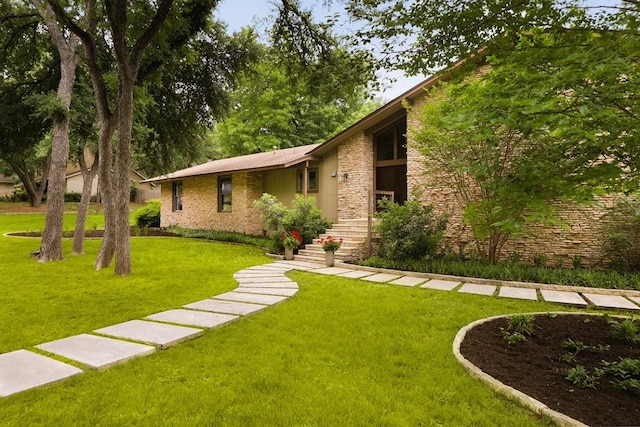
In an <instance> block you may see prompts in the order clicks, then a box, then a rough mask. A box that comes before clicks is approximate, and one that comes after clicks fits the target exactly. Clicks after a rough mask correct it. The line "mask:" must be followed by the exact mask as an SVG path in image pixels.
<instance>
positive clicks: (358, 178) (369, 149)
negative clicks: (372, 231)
mask: <svg viewBox="0 0 640 427" xmlns="http://www.w3.org/2000/svg"><path fill="white" fill-rule="evenodd" d="M372 186H373V138H372V136H371V135H366V134H365V133H364V132H362V133H360V134H358V135H357V136H355V137H353V138H351V139H350V140H348V141H347V142H345V143H344V144H342V145H340V146H339V147H338V209H337V210H338V219H339V220H345V219H361V218H366V217H367V215H368V212H369V200H370V194H371V191H372V190H371V188H372Z"/></svg>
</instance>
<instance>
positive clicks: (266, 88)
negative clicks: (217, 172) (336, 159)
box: [212, 48, 379, 157]
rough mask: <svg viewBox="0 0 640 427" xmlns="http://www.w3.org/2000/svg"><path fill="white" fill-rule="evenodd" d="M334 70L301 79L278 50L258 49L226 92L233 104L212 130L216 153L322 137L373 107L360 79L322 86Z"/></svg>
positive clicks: (298, 143) (305, 142)
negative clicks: (250, 64) (233, 87)
mask: <svg viewBox="0 0 640 427" xmlns="http://www.w3.org/2000/svg"><path fill="white" fill-rule="evenodd" d="M265 50H267V49H266V48H265ZM347 58H348V56H346V55H345V57H344V58H342V59H341V60H342V61H346V60H348V59H347ZM334 65H335V66H337V65H338V64H334ZM335 71H336V69H335V68H331V69H326V70H325V71H323V76H322V78H315V79H309V80H307V79H305V78H301V75H300V74H298V73H290V72H288V71H287V69H286V64H285V63H284V61H283V59H282V57H281V55H280V54H279V53H278V54H277V53H275V52H269V51H268V50H267V51H266V52H264V55H263V56H262V60H261V62H260V63H258V64H257V65H255V66H254V68H253V69H251V70H249V71H247V72H244V73H242V74H241V77H240V82H239V85H238V89H237V90H235V91H234V92H233V93H232V94H231V98H232V101H231V104H232V106H233V108H232V110H231V111H230V113H229V115H228V116H227V117H226V118H225V119H224V120H222V121H220V122H219V123H218V124H217V125H216V128H215V132H214V133H213V134H212V137H213V140H214V142H215V144H216V145H217V146H218V147H219V149H220V151H221V153H222V155H223V156H225V157H226V156H236V155H243V154H250V153H256V152H265V151H269V150H271V149H272V147H278V148H289V147H296V146H301V145H308V144H312V143H319V142H324V141H325V140H326V139H328V138H329V137H331V136H332V135H334V134H336V133H337V132H339V131H341V130H342V129H344V128H345V127H347V126H348V125H350V124H352V123H353V122H355V121H357V120H358V119H360V118H361V117H363V116H364V115H366V114H368V113H369V112H371V111H373V110H374V109H375V108H377V107H378V106H379V103H377V102H371V101H368V100H367V97H366V95H365V92H364V90H363V89H362V86H363V84H364V82H361V81H359V82H353V81H349V80H346V79H345V80H343V81H341V82H340V81H337V82H336V83H337V84H336V86H338V87H333V86H331V87H329V88H322V87H321V86H322V85H321V82H323V81H327V80H328V77H329V76H333V77H335V75H334V74H335ZM349 73H350V74H351V75H353V70H349ZM338 83H339V84H338ZM348 85H356V87H347V86H348ZM319 88H320V89H319Z"/></svg>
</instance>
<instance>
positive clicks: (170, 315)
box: [145, 309, 239, 329]
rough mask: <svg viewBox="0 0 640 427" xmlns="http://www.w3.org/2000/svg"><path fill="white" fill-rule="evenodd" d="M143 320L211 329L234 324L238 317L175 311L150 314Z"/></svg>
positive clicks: (203, 312)
mask: <svg viewBox="0 0 640 427" xmlns="http://www.w3.org/2000/svg"><path fill="white" fill-rule="evenodd" d="M145 319H149V320H153V321H156V322H167V323H177V324H179V325H187V326H197V327H200V328H207V329H211V328H216V327H218V326H223V325H226V324H227V323H231V322H234V321H236V320H238V319H239V317H238V316H234V315H231V314H222V313H209V312H205V311H196V310H183V309H175V310H167V311H163V312H161V313H156V314H152V315H151V316H147V317H145Z"/></svg>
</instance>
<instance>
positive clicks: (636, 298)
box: [629, 297, 640, 305]
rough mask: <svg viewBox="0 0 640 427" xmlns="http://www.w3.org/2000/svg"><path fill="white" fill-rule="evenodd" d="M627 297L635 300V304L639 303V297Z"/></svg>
mask: <svg viewBox="0 0 640 427" xmlns="http://www.w3.org/2000/svg"><path fill="white" fill-rule="evenodd" d="M629 299H630V300H632V301H633V302H635V303H636V304H638V305H640V297H629Z"/></svg>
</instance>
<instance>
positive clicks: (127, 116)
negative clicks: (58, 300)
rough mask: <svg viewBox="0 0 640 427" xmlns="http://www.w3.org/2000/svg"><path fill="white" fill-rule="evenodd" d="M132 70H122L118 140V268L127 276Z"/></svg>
mask: <svg viewBox="0 0 640 427" xmlns="http://www.w3.org/2000/svg"><path fill="white" fill-rule="evenodd" d="M132 74H133V73H131V72H130V71H129V70H122V69H121V70H120V72H119V80H120V88H119V89H120V93H119V97H118V144H117V150H116V164H115V177H114V178H115V179H114V183H115V187H116V188H115V190H116V201H117V202H116V269H115V273H116V274H118V275H121V276H125V275H127V274H129V273H131V247H130V244H129V240H130V236H131V234H130V233H131V232H130V225H129V199H130V194H131V180H130V178H129V173H130V171H131V131H132V128H133V89H134V87H133V86H134V76H132Z"/></svg>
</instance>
